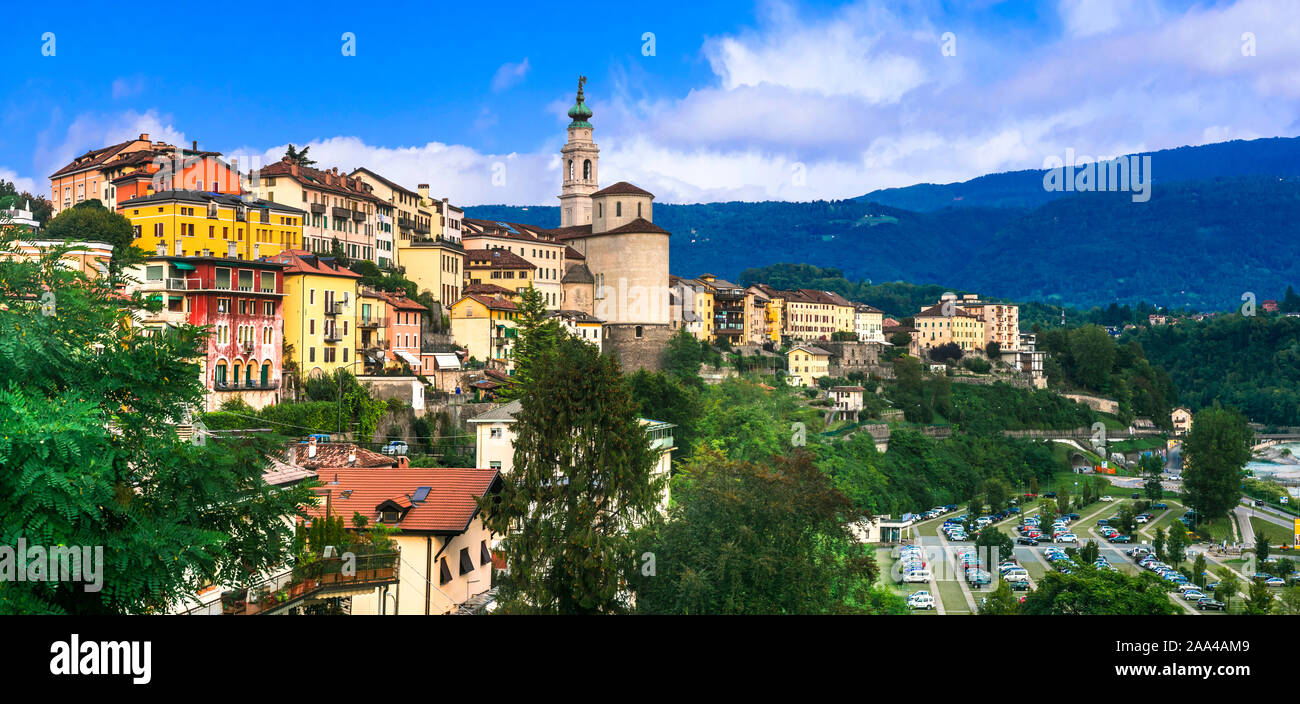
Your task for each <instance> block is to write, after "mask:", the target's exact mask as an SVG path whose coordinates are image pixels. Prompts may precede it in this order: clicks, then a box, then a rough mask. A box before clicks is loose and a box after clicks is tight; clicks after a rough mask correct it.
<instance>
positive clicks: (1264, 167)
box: [860, 137, 1300, 211]
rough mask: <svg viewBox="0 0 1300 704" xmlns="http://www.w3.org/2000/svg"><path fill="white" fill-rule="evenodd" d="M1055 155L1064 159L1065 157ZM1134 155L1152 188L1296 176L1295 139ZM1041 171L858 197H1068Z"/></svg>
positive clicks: (921, 204)
mask: <svg viewBox="0 0 1300 704" xmlns="http://www.w3.org/2000/svg"><path fill="white" fill-rule="evenodd" d="M1057 156H1059V157H1060V158H1062V159H1064V157H1065V155H1064V154H1059V155H1057ZM1091 156H1098V155H1091ZM1100 156H1115V155H1111V154H1106V155H1100ZM1137 156H1150V157H1151V171H1152V180H1153V182H1154V183H1155V184H1156V185H1157V186H1166V185H1170V184H1174V183H1181V182H1185V181H1213V180H1215V179H1220V178H1242V177H1249V176H1271V177H1279V178H1295V177H1298V176H1300V137H1274V138H1270V139H1255V140H1250V141H1244V140H1234V141H1231V142H1220V143H1218V144H1206V145H1202V146H1197V147H1178V148H1177V149H1163V150H1160V151H1156V152H1143V153H1141V154H1139V155H1137ZM1043 173H1044V172H1043V170H1042V169H1029V170H1024V171H1005V172H1002V173H997V174H986V175H984V176H980V177H979V178H973V179H971V180H969V181H962V182H961V183H947V184H933V183H920V184H917V185H915V186H906V187H903V188H885V189H881V190H876V191H872V192H870V193H868V194H866V195H864V196H861V198H860V200H865V201H871V202H874V203H881V204H883V205H888V206H892V207H895V208H904V209H906V210H916V211H929V210H938V209H940V208H948V207H958V208H962V207H976V206H978V207H994V208H1036V207H1038V206H1041V205H1043V204H1045V203H1047V202H1048V201H1052V200H1055V199H1057V198H1060V197H1063V196H1068V195H1070V194H1069V193H1067V192H1064V191H1048V190H1044V188H1043Z"/></svg>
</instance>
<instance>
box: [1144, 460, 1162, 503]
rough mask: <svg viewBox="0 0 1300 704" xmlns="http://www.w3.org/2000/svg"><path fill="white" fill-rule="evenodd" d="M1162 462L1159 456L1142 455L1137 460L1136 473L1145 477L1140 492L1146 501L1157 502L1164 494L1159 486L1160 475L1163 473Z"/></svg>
mask: <svg viewBox="0 0 1300 704" xmlns="http://www.w3.org/2000/svg"><path fill="white" fill-rule="evenodd" d="M1164 467H1165V465H1164V462H1163V461H1161V458H1160V456H1159V455H1156V454H1150V455H1144V456H1143V457H1142V459H1141V460H1138V471H1139V472H1140V473H1141V474H1142V476H1144V477H1146V481H1145V482H1143V484H1142V490H1143V492H1144V493H1145V494H1146V497H1147V498H1148V499H1151V500H1152V501H1158V500H1159V499H1160V498H1161V497H1162V496H1164V494H1165V490H1164V488H1163V487H1161V486H1160V474H1161V472H1163V471H1164Z"/></svg>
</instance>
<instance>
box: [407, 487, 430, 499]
mask: <svg viewBox="0 0 1300 704" xmlns="http://www.w3.org/2000/svg"><path fill="white" fill-rule="evenodd" d="M431 488H432V487H427V486H422V487H420V488H418V489H416V490H415V496H412V497H411V501H415V502H419V501H424V500H425V499H427V498H429V490H430V489H431Z"/></svg>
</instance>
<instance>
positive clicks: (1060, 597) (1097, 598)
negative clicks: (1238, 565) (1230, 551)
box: [1020, 567, 1177, 616]
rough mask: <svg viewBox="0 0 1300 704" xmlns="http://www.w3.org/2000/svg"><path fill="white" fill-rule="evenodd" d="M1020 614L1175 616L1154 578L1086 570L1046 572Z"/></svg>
mask: <svg viewBox="0 0 1300 704" xmlns="http://www.w3.org/2000/svg"><path fill="white" fill-rule="evenodd" d="M1020 613H1022V614H1028V615H1031V616H1041V615H1083V616H1089V615H1126V616H1144V615H1153V616H1154V615H1168V614H1173V613H1177V607H1175V606H1174V605H1173V603H1171V602H1170V601H1169V598H1168V597H1167V596H1166V595H1165V587H1164V585H1163V584H1161V581H1160V580H1159V579H1157V578H1156V577H1155V576H1153V575H1150V574H1139V575H1137V576H1129V575H1126V574H1124V573H1122V572H1111V571H1109V570H1096V569H1092V568H1088V567H1085V568H1083V569H1080V570H1078V571H1076V572H1074V573H1072V574H1064V573H1062V572H1048V573H1047V574H1046V575H1044V576H1043V578H1042V579H1041V580H1039V582H1038V589H1035V590H1034V591H1032V592H1030V593H1029V595H1028V596H1027V597H1026V598H1025V603H1023V604H1021V605H1020Z"/></svg>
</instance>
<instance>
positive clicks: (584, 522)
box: [482, 338, 662, 613]
mask: <svg viewBox="0 0 1300 704" xmlns="http://www.w3.org/2000/svg"><path fill="white" fill-rule="evenodd" d="M528 367H529V373H528V377H527V382H526V383H524V384H523V385H522V389H521V390H522V392H523V393H522V395H521V396H520V404H521V408H520V411H519V413H518V414H517V415H516V416H515V424H514V429H515V433H516V440H515V445H514V446H515V455H514V469H513V471H512V472H511V474H510V475H509V476H506V477H504V478H503V480H504V481H503V488H502V490H501V492H500V494H499V495H498V496H496V497H492V498H489V499H485V500H484V501H483V503H482V510H483V512H484V516H485V519H486V523H487V526H488V528H489V530H491V531H492V532H493V533H495V534H498V535H504V536H506V537H505V539H504V540H503V541H502V546H501V549H502V551H503V552H504V553H505V558H506V562H507V563H508V565H509V569H510V574H509V576H508V578H506V579H504V580H503V581H502V582H501V584H500V591H499V592H498V600H499V603H500V604H501V608H502V610H503V611H505V612H538V613H617V612H621V611H625V610H626V609H627V603H626V593H625V591H624V590H623V584H624V583H625V579H626V570H627V569H630V568H631V567H632V566H633V564H634V559H633V554H632V540H631V538H630V535H629V532H630V531H631V530H632V529H633V528H634V527H635V526H638V525H643V524H645V523H646V522H647V521H649V520H651V518H652V516H654V515H655V509H656V506H657V505H658V503H659V500H660V497H661V490H662V479H659V478H655V477H654V476H652V470H653V468H654V465H655V461H656V457H655V454H654V453H653V452H652V451H651V449H650V444H649V440H648V438H647V436H646V434H645V431H644V430H643V429H642V427H641V424H640V420H639V418H638V413H637V404H636V402H635V401H634V399H633V398H632V396H631V394H630V393H629V392H628V390H627V388H626V385H625V383H624V381H623V378H622V375H621V374H620V373H619V368H618V362H617V361H615V360H614V358H612V357H609V356H602V355H601V354H600V353H599V352H598V351H597V350H596V348H595V347H593V346H592V345H589V344H587V343H586V342H583V341H581V340H579V339H577V338H566V339H563V340H561V341H559V342H558V343H556V344H555V345H554V346H553V347H552V348H550V349H546V350H542V351H541V352H540V353H539V354H538V355H537V356H536V357H534V358H532V359H530V361H529V364H528Z"/></svg>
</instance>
